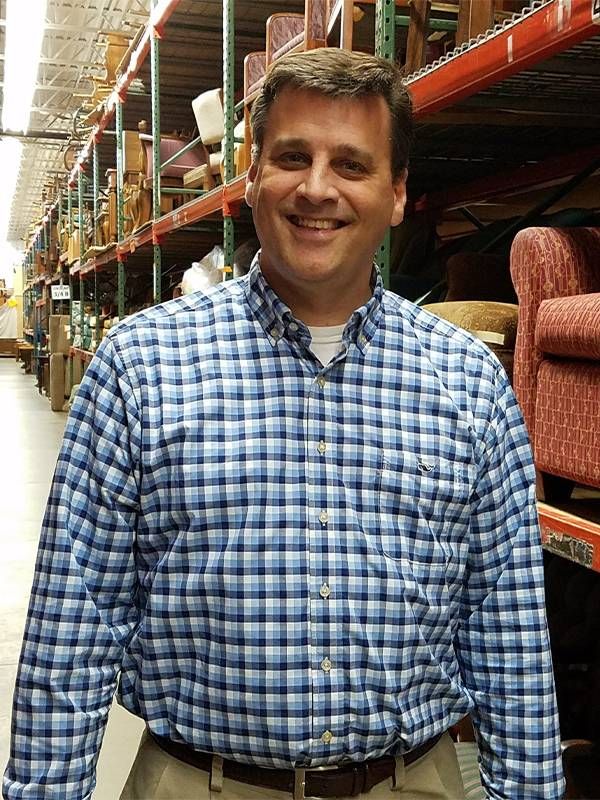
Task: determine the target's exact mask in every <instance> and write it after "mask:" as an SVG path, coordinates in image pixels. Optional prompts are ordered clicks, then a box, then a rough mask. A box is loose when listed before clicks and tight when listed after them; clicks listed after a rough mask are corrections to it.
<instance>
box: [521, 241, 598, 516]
mask: <svg viewBox="0 0 600 800" xmlns="http://www.w3.org/2000/svg"><path fill="white" fill-rule="evenodd" d="M599 252H600V228H540V227H537V228H526V229H525V230H523V231H520V232H519V233H518V234H517V235H516V237H515V239H514V241H513V245H512V249H511V273H512V278H513V283H514V285H515V289H516V291H517V294H518V296H519V325H518V330H517V340H516V348H515V369H514V384H515V392H516V394H517V398H518V400H519V402H520V404H521V408H522V409H523V414H524V417H525V422H526V423H527V427H528V429H529V435H530V437H531V440H532V444H533V448H534V454H535V461H536V466H537V468H538V470H539V471H540V473H541V479H542V484H543V488H544V493H545V499H546V500H547V501H548V502H553V501H554V500H555V501H560V500H562V499H568V497H569V496H570V493H571V489H572V487H573V484H574V483H581V484H584V485H585V486H591V487H595V488H600V448H599V447H598V443H599V442H600V414H599V413H598V409H599V408H600V259H599V258H598V253H599Z"/></svg>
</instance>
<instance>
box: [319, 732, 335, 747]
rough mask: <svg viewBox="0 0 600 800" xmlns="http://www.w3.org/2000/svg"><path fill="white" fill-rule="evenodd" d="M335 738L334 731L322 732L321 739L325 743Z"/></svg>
mask: <svg viewBox="0 0 600 800" xmlns="http://www.w3.org/2000/svg"><path fill="white" fill-rule="evenodd" d="M332 739H333V733H332V732H331V731H325V733H322V734H321V741H322V742H323V744H329V742H330V741H331V740H332Z"/></svg>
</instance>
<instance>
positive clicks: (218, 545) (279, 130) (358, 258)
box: [4, 49, 563, 800]
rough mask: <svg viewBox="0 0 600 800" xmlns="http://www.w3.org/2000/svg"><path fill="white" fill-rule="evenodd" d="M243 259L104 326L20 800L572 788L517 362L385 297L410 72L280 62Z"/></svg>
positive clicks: (31, 668) (556, 791)
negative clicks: (126, 764) (452, 731)
mask: <svg viewBox="0 0 600 800" xmlns="http://www.w3.org/2000/svg"><path fill="white" fill-rule="evenodd" d="M252 125H253V136H254V158H253V163H252V167H251V169H250V170H249V174H248V185H247V191H246V197H247V202H248V203H249V205H250V206H251V207H252V212H253V215H254V221H255V224H256V230H257V233H258V236H259V239H260V242H261V250H260V251H259V253H258V255H257V257H256V259H255V261H254V263H253V266H252V268H251V270H250V273H249V274H248V275H247V276H246V277H244V278H242V279H240V280H238V281H230V282H228V283H227V284H222V285H220V286H218V287H213V288H211V289H210V290H209V291H208V292H207V293H206V294H200V293H198V294H195V295H194V294H193V295H189V296H186V297H184V298H181V299H178V300H174V301H172V302H169V303H166V304H164V305H160V306H157V307H155V308H152V309H148V310H146V311H143V312H141V313H140V314H137V315H134V316H133V317H130V318H128V319H126V320H124V321H123V322H122V323H121V324H120V325H118V326H117V327H116V328H114V329H112V330H111V331H110V333H109V335H108V336H107V337H106V338H105V339H104V341H103V342H102V344H101V346H100V348H99V349H98V352H97V354H96V356H95V358H94V360H93V361H92V363H91V364H90V366H89V368H88V371H87V372H86V375H85V378H84V381H83V383H82V385H81V388H80V391H79V392H78V395H77V399H76V401H75V404H74V407H73V411H72V414H71V418H70V420H69V422H68V425H67V429H66V433H65V443H64V446H63V448H62V450H61V454H60V456H59V461H58V465H57V469H56V473H55V477H54V482H53V486H52V490H51V495H50V500H49V504H48V509H47V512H46V516H45V518H44V530H43V531H42V538H41V543H40V553H39V557H38V564H37V570H36V576H35V582H34V587H33V596H32V601H31V605H30V611H29V618H28V622H27V627H26V631H25V641H24V645H23V651H22V655H21V663H20V667H19V674H18V678H17V685H16V692H15V707H14V718H13V742H12V751H11V760H10V763H9V766H8V769H7V772H6V776H5V782H4V792H5V794H4V796H5V797H6V798H9V799H10V800H17V799H18V798H19V799H20V798H23V800H25V798H31V799H32V800H34V799H35V800H42V798H43V799H44V800H50V798H52V799H53V800H54V799H56V800H57V799H58V798H61V799H62V798H69V800H88V799H89V798H90V797H91V792H92V790H93V786H94V770H95V763H96V759H97V756H98V750H99V747H100V742H101V740H102V734H103V730H104V725H105V722H106V717H107V714H108V710H109V707H110V703H111V701H112V696H113V693H114V691H115V688H116V686H117V683H118V694H119V700H120V702H121V703H122V704H123V705H124V706H125V707H126V708H128V709H129V710H131V711H132V712H133V713H134V714H137V715H138V716H140V717H142V718H143V719H144V720H145V721H146V723H147V730H146V732H145V734H144V736H143V739H142V742H141V744H140V749H139V752H138V755H137V758H136V761H135V763H134V765H133V767H132V770H131V773H130V776H129V779H128V781H127V784H126V786H125V788H124V789H123V793H122V800H192V799H193V800H208V798H212V800H215V798H221V800H234V798H235V799H237V800H239V799H246V798H248V799H249V798H253V799H254V800H290V798H294V800H303V798H347V797H356V796H359V795H366V796H368V797H369V799H370V800H383V798H390V799H391V798H404V800H416V799H417V798H418V799H419V800H459V798H462V797H464V790H463V786H462V781H461V777H460V773H459V769H458V764H457V760H456V755H455V751H454V747H453V744H452V741H451V739H450V736H449V734H448V733H447V731H448V729H449V728H450V726H452V725H453V724H454V723H456V722H458V721H459V720H460V719H461V718H463V717H464V716H465V715H466V714H471V717H472V719H473V722H474V724H475V729H476V732H477V735H478V742H479V750H480V756H481V774H482V780H483V784H484V786H485V790H486V794H487V797H488V798H491V799H492V800H517V799H518V800H558V798H560V797H561V796H562V790H563V781H562V774H561V766H560V756H559V741H558V723H557V715H556V705H555V698H554V687H553V678H552V665H551V661H550V653H549V646H548V636H547V629H546V619H545V614H544V597H543V589H542V562H541V548H540V537H539V530H538V526H537V519H536V511H535V496H534V469H533V465H532V461H531V453H530V449H529V445H528V442H527V436H526V433H525V430H524V427H523V422H522V418H521V414H520V412H519V409H518V407H517V404H516V402H515V399H514V396H513V394H512V391H511V389H510V386H509V384H508V381H507V378H506V375H505V374H504V372H503V370H502V368H501V366H500V364H499V363H498V361H497V360H496V359H495V357H494V356H493V355H492V354H491V353H490V352H489V350H487V349H486V348H485V346H484V345H483V344H481V343H480V342H479V341H477V340H476V339H474V338H472V337H471V336H470V335H469V334H467V333H465V332H464V331H460V330H459V329H457V328H454V327H453V326H451V325H450V324H448V323H446V322H444V321H442V320H440V319H438V318H436V317H434V316H432V315H431V314H428V313H426V312H424V311H422V310H420V309H419V308H417V307H415V306H414V305H412V304H411V303H409V302H407V301H405V300H403V299H402V298H400V297H398V296H396V295H394V294H391V293H390V292H387V291H385V290H384V287H383V285H382V281H381V277H380V275H379V273H378V270H377V268H376V267H375V266H374V264H373V255H374V252H375V250H376V248H377V245H378V244H379V242H380V240H381V238H382V236H383V234H384V232H385V230H386V228H387V227H388V226H389V225H390V224H391V225H395V224H398V223H399V222H401V220H402V217H403V213H404V205H405V200H406V175H407V172H406V170H407V163H408V147H409V143H410V139H411V135H412V123H411V110H410V99H409V96H408V94H407V92H406V90H405V89H404V88H403V86H402V82H401V78H400V75H399V72H398V70H397V68H396V67H394V66H393V65H392V64H389V63H388V62H386V61H383V60H380V59H377V58H374V57H372V56H369V55H364V54H359V53H347V52H342V51H338V50H334V49H323V50H320V51H314V52H311V53H304V54H298V55H292V56H287V57H284V58H283V59H281V60H279V61H277V62H276V63H275V65H274V66H273V67H272V69H271V71H270V72H269V74H268V76H267V78H266V81H265V84H264V87H263V90H262V92H261V94H260V96H259V97H258V99H257V100H256V102H255V104H254V108H253V117H252Z"/></svg>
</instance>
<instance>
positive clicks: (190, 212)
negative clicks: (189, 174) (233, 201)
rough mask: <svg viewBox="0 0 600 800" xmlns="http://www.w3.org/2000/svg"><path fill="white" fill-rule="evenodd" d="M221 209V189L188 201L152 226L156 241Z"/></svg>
mask: <svg viewBox="0 0 600 800" xmlns="http://www.w3.org/2000/svg"><path fill="white" fill-rule="evenodd" d="M222 209H223V187H222V186H217V188H216V189H213V190H212V191H211V192H207V194H205V195H202V196H201V197H196V198H195V199H194V200H190V202H189V203H185V205H183V206H180V207H179V208H176V209H175V210H174V211H171V212H170V213H169V214H165V216H164V217H161V218H160V219H158V220H157V221H156V222H155V223H154V225H153V226H152V230H153V233H154V236H155V237H156V239H160V238H161V237H162V236H165V235H166V234H167V233H171V232H172V231H176V230H178V229H179V228H184V227H185V226H186V225H191V224H192V223H194V222H198V221H199V220H201V219H204V218H205V217H209V216H210V215H211V214H216V213H217V212H219V213H220V212H221V211H222Z"/></svg>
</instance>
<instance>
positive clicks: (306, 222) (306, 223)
mask: <svg viewBox="0 0 600 800" xmlns="http://www.w3.org/2000/svg"><path fill="white" fill-rule="evenodd" d="M293 221H294V223H295V224H296V225H300V227H302V228H318V229H319V230H333V229H334V228H337V227H338V222H337V220H335V219H305V218H304V217H293Z"/></svg>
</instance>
